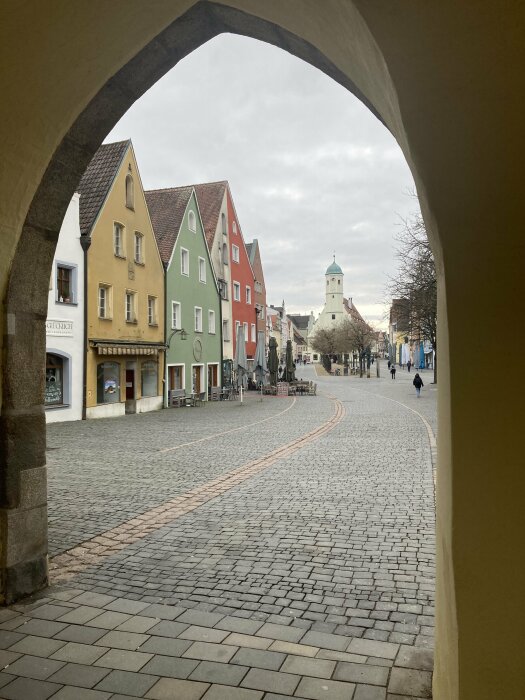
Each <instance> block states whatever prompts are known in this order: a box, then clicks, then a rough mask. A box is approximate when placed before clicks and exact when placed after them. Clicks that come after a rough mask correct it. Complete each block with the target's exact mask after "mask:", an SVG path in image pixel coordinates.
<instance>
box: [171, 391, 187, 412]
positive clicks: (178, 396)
mask: <svg viewBox="0 0 525 700" xmlns="http://www.w3.org/2000/svg"><path fill="white" fill-rule="evenodd" d="M185 404H186V392H185V391H184V389H171V391H168V406H169V407H170V408H173V407H175V406H176V407H177V408H180V407H181V406H184V405H185Z"/></svg>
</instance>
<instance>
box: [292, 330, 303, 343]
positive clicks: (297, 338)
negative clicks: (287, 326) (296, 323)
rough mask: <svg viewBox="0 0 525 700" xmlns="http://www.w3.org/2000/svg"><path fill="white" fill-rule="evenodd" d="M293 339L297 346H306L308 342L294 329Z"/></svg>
mask: <svg viewBox="0 0 525 700" xmlns="http://www.w3.org/2000/svg"><path fill="white" fill-rule="evenodd" d="M293 339H294V340H295V342H296V343H297V345H306V340H305V339H304V338H303V336H302V335H301V334H300V333H299V332H298V331H297V329H295V328H294V329H293Z"/></svg>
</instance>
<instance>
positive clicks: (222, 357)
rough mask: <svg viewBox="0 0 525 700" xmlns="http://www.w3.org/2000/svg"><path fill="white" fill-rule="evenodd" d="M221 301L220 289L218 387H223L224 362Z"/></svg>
mask: <svg viewBox="0 0 525 700" xmlns="http://www.w3.org/2000/svg"><path fill="white" fill-rule="evenodd" d="M219 289H220V288H219ZM219 289H218V290H217V291H219ZM222 302H223V299H222V294H221V293H220V291H219V328H220V337H221V364H220V365H219V372H220V374H219V377H217V379H219V378H220V387H221V389H222V387H223V381H224V378H223V376H222V367H223V364H222V363H223V362H224V345H223V343H224V340H223V337H222Z"/></svg>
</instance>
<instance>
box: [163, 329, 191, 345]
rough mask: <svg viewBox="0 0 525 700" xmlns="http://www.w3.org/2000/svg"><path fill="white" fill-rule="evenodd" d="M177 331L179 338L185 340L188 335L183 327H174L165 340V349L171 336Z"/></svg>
mask: <svg viewBox="0 0 525 700" xmlns="http://www.w3.org/2000/svg"><path fill="white" fill-rule="evenodd" d="M177 333H180V339H181V340H186V338H187V337H188V334H187V333H186V331H185V330H184V328H174V329H173V330H172V331H171V333H170V334H169V337H168V340H167V342H166V349H168V348H169V346H170V345H171V341H172V340H173V337H174V336H175V335H176V334H177Z"/></svg>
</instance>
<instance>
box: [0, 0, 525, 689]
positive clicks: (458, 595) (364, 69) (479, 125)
mask: <svg viewBox="0 0 525 700" xmlns="http://www.w3.org/2000/svg"><path fill="white" fill-rule="evenodd" d="M430 5H432V4H429V6H419V5H418V7H417V8H415V7H414V6H413V5H410V6H409V5H408V4H407V5H405V6H395V7H394V6H392V4H391V3H388V2H384V3H381V2H379V3H373V4H371V3H367V2H366V0H353V2H350V1H349V2H344V3H343V2H338V0H333V1H332V2H330V3H329V4H328V3H326V4H325V3H322V4H321V3H317V2H316V1H315V0H305V1H304V3H302V4H301V5H297V4H296V3H294V4H291V3H290V4H288V3H286V4H285V3H280V2H277V1H275V2H274V1H273V0H271V1H270V2H264V3H263V2H261V1H260V0H229V2H227V3H226V4H218V3H213V2H198V3H192V2H191V0H177V1H176V2H167V1H166V2H163V1H160V2H159V3H158V5H157V6H156V13H155V15H154V16H153V13H151V11H149V16H148V15H147V14H146V12H145V11H142V10H141V7H140V3H134V4H132V5H126V7H124V5H123V4H121V5H118V4H117V3H115V4H113V6H112V7H111V8H105V9H104V12H103V13H101V12H100V10H99V8H93V10H90V9H86V8H87V5H86V8H84V7H82V8H76V11H77V12H78V13H79V18H75V19H74V21H73V20H72V19H71V16H70V15H68V13H67V9H66V5H64V6H63V7H62V15H61V16H60V17H58V16H57V17H55V18H52V19H53V20H54V24H53V25H52V26H53V29H50V31H49V34H50V37H51V35H53V38H56V37H57V36H58V37H60V29H62V30H63V31H64V32H67V31H71V27H73V26H76V25H78V24H79V22H80V23H81V24H82V22H84V24H83V25H82V27H83V29H82V30H80V32H81V33H80V34H79V38H80V39H82V41H80V46H81V48H80V49H79V50H80V51H82V53H81V56H84V54H88V53H89V51H88V49H87V47H88V45H89V41H90V40H91V41H92V42H93V40H92V37H91V36H90V32H93V31H95V30H97V31H98V32H99V34H97V36H96V39H97V42H96V44H97V52H98V53H97V52H93V53H89V59H90V61H91V62H92V65H93V68H92V70H91V73H90V72H89V70H84V68H83V67H81V66H79V65H78V64H77V65H75V61H74V58H75V47H74V42H71V43H72V47H71V49H70V51H71V55H70V58H71V65H67V66H64V65H63V64H60V61H56V62H55V63H53V62H52V61H50V62H49V63H48V64H46V69H47V70H48V71H49V76H48V75H47V74H46V75H42V76H41V83H42V85H43V88H42V89H43V90H44V87H45V88H46V90H47V93H46V98H47V99H48V100H49V101H50V103H51V101H53V100H55V101H56V104H57V105H58V106H59V107H60V108H61V109H62V112H61V113H60V114H59V115H57V114H54V115H53V110H52V109H51V108H50V109H49V110H47V111H46V109H44V107H45V105H44V104H43V103H42V115H41V119H40V121H41V123H40V124H36V123H34V122H31V128H32V129H33V131H32V132H30V131H28V129H27V128H26V127H25V122H24V121H23V120H21V119H20V121H19V123H16V122H15V121H14V120H13V118H12V117H11V115H8V117H5V118H4V122H3V125H4V127H5V128H6V129H8V130H10V135H12V134H15V137H14V138H11V140H10V141H9V139H8V140H7V141H6V142H8V143H7V145H8V146H9V147H10V148H6V153H5V158H4V159H3V165H2V169H0V175H1V176H2V177H1V178H0V205H3V206H4V207H5V209H4V213H3V215H2V216H3V221H2V224H3V228H2V233H3V235H4V236H5V238H6V240H8V241H11V243H10V244H8V245H6V246H5V247H3V248H2V252H3V253H5V260H7V261H8V262H9V265H5V264H4V263H3V262H2V263H0V271H1V276H0V282H1V283H2V285H4V284H5V280H8V281H7V285H8V286H7V289H5V287H4V288H3V299H4V305H3V315H2V321H3V327H4V334H3V335H4V341H3V360H2V373H3V374H2V376H3V380H2V402H3V403H2V414H1V417H0V429H1V432H0V460H1V472H0V474H1V480H0V494H1V499H2V500H1V504H0V505H1V508H2V511H1V531H2V548H1V554H2V560H1V562H0V565H1V569H2V591H3V596H4V600H7V601H9V600H13V599H14V598H16V597H17V596H20V595H23V594H24V593H26V592H29V591H30V590H33V589H35V588H38V587H39V586H41V585H44V583H45V581H46V571H47V567H46V550H47V548H46V505H45V504H46V481H45V466H44V465H45V423H44V414H43V409H42V395H43V372H42V370H41V366H40V360H39V358H41V357H43V356H44V341H45V333H44V321H45V315H46V308H45V299H46V294H43V291H47V281H48V277H49V275H48V271H49V269H50V265H51V261H52V257H53V251H54V247H55V243H56V239H57V236H58V231H59V228H60V223H61V221H62V217H63V214H64V212H65V209H66V207H67V203H68V202H69V199H70V197H71V195H72V193H73V191H74V188H75V186H76V184H77V182H78V180H79V178H80V175H81V174H82V172H83V170H84V168H85V167H86V165H87V164H88V162H89V161H90V159H91V156H92V155H93V153H94V152H95V151H96V149H97V147H98V145H99V144H100V143H101V142H102V140H103V138H104V137H105V135H106V134H107V133H108V132H109V130H110V129H111V127H112V126H113V125H114V124H115V123H116V121H117V120H118V119H119V117H120V116H121V115H122V114H123V113H124V112H125V111H126V110H127V109H128V108H129V106H130V105H131V104H133V102H134V101H135V100H136V99H137V98H138V97H139V96H140V95H141V94H142V93H143V92H144V91H145V90H147V88H148V87H149V86H151V85H152V84H153V83H154V82H155V81H156V80H157V79H158V78H159V77H161V76H162V75H163V74H164V73H165V72H166V71H167V70H169V69H170V68H171V67H172V66H173V65H175V64H176V63H177V62H178V61H179V60H180V59H181V58H183V57H184V56H185V55H187V54H188V53H189V52H190V51H192V50H193V49H195V48H197V47H198V46H199V45H201V44H202V43H203V42H205V41H207V40H208V39H210V38H212V37H213V36H215V35H217V34H219V33H221V32H228V31H230V32H237V33H241V34H244V35H247V36H252V37H254V38H257V39H261V40H264V41H268V42H270V43H273V44H275V45H277V46H280V47H281V48H283V49H285V50H287V51H290V52H292V53H294V54H295V55H296V56H298V57H300V58H303V59H304V60H307V61H309V62H310V63H312V64H313V65H316V66H317V67H318V68H320V69H321V70H323V71H324V72H325V73H326V74H327V75H329V76H331V77H332V78H334V79H335V80H337V81H338V82H340V83H341V84H342V85H344V86H345V87H347V88H348V89H350V90H351V91H352V92H354V93H355V94H356V95H357V96H358V97H359V98H360V99H361V100H362V101H363V102H364V103H365V104H367V106H368V107H369V108H370V109H371V110H372V111H373V112H374V114H376V116H378V117H379V118H380V119H381V120H382V121H383V122H384V123H385V125H386V126H387V128H389V129H390V130H391V132H392V133H393V134H394V136H395V137H396V139H397V140H398V142H399V144H400V146H401V148H402V149H403V151H404V153H405V156H406V158H407V161H408V162H409V165H410V167H411V169H412V173H413V175H414V179H415V181H416V183H417V186H418V190H419V194H420V198H421V201H422V205H423V211H424V215H425V219H426V223H427V227H428V229H429V230H430V232H431V234H433V236H434V241H433V242H434V246H435V252H436V254H437V258H438V267H439V271H440V352H441V358H442V361H443V364H442V370H443V371H442V373H441V379H440V386H441V389H440V391H441V397H440V409H439V411H440V433H439V442H440V457H439V462H440V463H439V477H438V586H437V588H438V591H437V592H438V610H437V623H438V630H437V654H436V677H435V694H436V697H438V698H446V699H447V700H448V699H449V698H450V700H453V699H454V698H459V697H461V698H474V697H475V698H477V699H479V698H487V699H488V698H493V697H496V696H501V697H503V696H505V697H506V698H509V700H510V699H513V698H518V697H520V696H521V695H520V694H522V691H523V687H524V682H525V681H524V677H523V673H524V672H523V670H522V671H521V673H520V672H518V671H517V669H518V668H520V664H519V649H520V644H521V639H520V636H519V628H520V626H519V625H518V624H516V620H515V616H516V610H517V609H520V608H519V602H520V600H521V593H522V586H523V580H524V572H523V563H522V562H518V563H516V552H519V551H520V546H521V534H520V533H521V531H522V530H521V529H520V523H521V522H522V521H521V515H520V514H521V512H522V502H521V499H520V498H519V493H520V490H522V487H523V470H522V469H521V468H520V467H519V465H520V464H521V462H522V450H521V447H520V445H518V441H517V439H516V436H517V435H519V434H520V416H521V414H522V407H521V404H520V401H519V393H518V392H517V391H516V387H514V395H511V396H508V394H507V392H506V391H505V388H504V387H503V386H501V382H500V381H498V379H497V378H494V377H491V376H489V374H488V373H485V375H484V377H483V380H484V381H483V382H480V373H479V369H478V368H476V367H474V366H471V365H469V364H467V363H466V361H465V358H466V357H467V356H468V353H469V349H470V348H471V345H472V338H476V337H478V336H479V326H480V324H482V323H486V321H485V319H486V318H493V319H495V318H497V321H498V326H500V327H505V328H513V327H515V324H516V321H515V319H516V318H519V317H520V314H521V305H520V303H519V298H518V297H519V295H517V294H516V290H517V289H519V288H520V287H519V284H520V279H521V276H522V258H523V242H522V238H521V235H520V233H519V232H520V230H521V228H522V226H521V221H522V211H521V204H520V189H521V188H520V186H519V183H520V181H521V176H520V175H519V173H521V165H522V160H523V154H522V149H523V139H522V132H521V129H522V123H523V111H524V110H523V99H522V91H521V90H520V84H519V78H518V74H519V70H518V66H520V65H522V64H523V62H524V61H525V57H524V55H523V46H524V42H523V41H522V36H521V33H520V27H522V26H523V21H524V14H525V13H524V9H523V6H522V5H520V6H518V5H519V4H518V5H515V6H513V7H512V8H510V7H509V8H506V9H505V10H504V11H501V9H500V8H498V7H495V6H494V3H490V2H488V1H487V2H483V3H481V5H480V6H479V7H477V8H476V11H475V12H474V11H473V10H472V9H471V8H469V7H468V6H467V4H465V5H463V6H458V5H457V4H456V3H453V4H451V5H450V7H449V6H448V5H447V6H443V5H440V6H439V7H438V6H434V7H431V6H430ZM188 8H190V9H188ZM24 11H26V12H28V13H29V14H28V15H27V16H24V18H23V19H24V21H21V22H20V26H24V27H26V28H28V29H27V31H28V33H30V29H29V28H30V24H29V21H31V22H32V23H34V24H35V26H36V27H37V28H38V25H39V24H43V23H45V21H46V20H47V21H48V22H49V18H48V17H46V16H45V10H43V9H41V8H39V7H38V4H37V3H35V4H34V5H33V6H31V3H26V4H24V8H22V9H21V10H20V12H21V13H23V12H24ZM97 11H98V14H99V17H97V16H96V14H97ZM185 11H186V12H185ZM90 12H92V13H93V14H90ZM123 12H124V13H125V12H128V16H126V17H123V16H122V13H123ZM119 13H120V15H119ZM101 14H104V17H103V19H104V20H105V24H104V23H103V22H101V21H100V15H101ZM38 20H40V22H39V21H38ZM68 20H69V24H68ZM131 20H134V22H132V21H131ZM75 22H76V25H75ZM50 26H51V25H50ZM55 26H56V31H55V29H54V28H55ZM106 30H107V31H106ZM111 30H113V32H114V33H113V34H112V32H111ZM18 31H19V32H20V30H19V28H18ZM82 31H83V32H84V33H83V34H82ZM119 32H121V34H119ZM14 36H16V32H15V35H14ZM64 36H65V34H64ZM117 36H118V39H117ZM18 37H19V41H22V40H23V39H22V36H21V35H20V33H19V34H18ZM35 37H36V35H32V38H33V40H34V41H36V38H35ZM503 37H504V40H503V39H502V38H503ZM24 38H26V37H24ZM10 40H11V37H9V41H6V42H2V46H3V47H5V46H7V47H8V49H9V46H10ZM62 43H63V44H67V43H68V42H67V41H64V42H62ZM49 44H51V41H50V42H49ZM58 44H60V42H57V45H58ZM15 46H16V43H15ZM48 49H49V52H50V53H52V49H51V48H49V47H48ZM15 53H17V52H16V50H13V54H15ZM35 55H38V54H37V53H35ZM57 55H58V54H57ZM96 55H98V56H100V64H97V65H95V63H96V58H95V56H96ZM59 58H60V56H59ZM20 60H21V61H22V62H23V60H25V57H23V58H21V59H20ZM32 60H33V61H35V64H36V60H35V59H32ZM86 60H87V59H86ZM27 61H30V59H29V58H27ZM88 64H89V61H88ZM31 65H32V64H31V63H30V62H29V63H28V65H25V64H24V66H25V69H26V70H27V71H28V74H29V72H30V68H29V67H28V66H31ZM101 65H102V67H101ZM75 70H76V71H77V73H78V75H79V76H80V77H79V80H81V81H82V84H81V85H79V86H75V87H76V89H74V90H73V89H71V86H70V85H69V84H68V88H69V90H70V94H69V95H65V94H62V93H61V92H60V90H59V88H56V89H55V90H54V89H53V81H55V83H56V84H57V85H58V83H59V81H60V78H61V76H63V75H68V74H71V73H73V72H74V71H75ZM68 71H69V73H68ZM22 76H23V71H22V73H21V74H20V75H15V78H16V77H18V79H19V80H20V88H19V92H18V93H17V92H16V89H14V88H13V84H14V83H15V82H16V81H15V80H13V79H11V80H8V81H6V83H5V91H4V93H3V94H11V100H12V101H11V103H10V105H11V110H12V112H13V114H15V115H17V114H18V113H19V111H20V114H22V115H23V114H24V112H23V109H26V113H27V115H29V114H30V111H31V109H33V113H34V105H32V104H30V101H29V100H27V99H26V98H27V94H26V93H25V92H24V90H26V91H28V90H31V89H33V90H35V84H34V82H33V83H31V81H30V82H29V84H28V85H27V86H26V85H25V84H24V83H23V80H22V79H21V78H22ZM48 78H49V82H48ZM491 78H492V79H491ZM83 79H84V80H83ZM10 90H11V92H9V91H10ZM17 94H18V103H17V102H16V97H17ZM6 103H7V104H9V100H7V101H6ZM26 103H27V104H26ZM53 118H54V119H55V121H53ZM27 120H28V122H29V121H30V119H29V116H28V117H27ZM42 129H43V131H42ZM18 133H19V134H20V136H19V137H16V135H17V134H18ZM30 136H32V137H33V139H34V142H30V143H29V141H28V139H29V137H30ZM43 136H44V137H45V138H44V137H43ZM39 149H40V151H41V153H39V154H38V156H37V155H35V154H36V153H37V151H38V150H39ZM17 158H18V160H17ZM17 163H20V164H25V163H27V164H32V166H33V172H31V173H29V171H28V168H25V169H24V168H22V167H21V168H20V173H19V178H18V180H17V179H16V178H15V177H13V171H14V170H16V165H17ZM10 175H11V177H9V176H10ZM24 178H27V180H24ZM20 179H22V180H23V182H24V184H23V186H21V185H20ZM12 202H15V205H12V204H10V203H12ZM6 212H7V213H6ZM22 223H23V225H22ZM494 231H498V232H499V243H498V244H497V246H496V247H495V246H494V244H493V237H494ZM438 236H439V240H438ZM441 248H442V249H441ZM34 260H38V265H37V266H36V267H34V268H33V267H32V266H31V265H30V264H29V265H28V261H34ZM8 269H9V274H7V270H8ZM445 270H446V275H445ZM4 289H5V291H4ZM465 309H466V310H467V314H465ZM495 336H496V337H495ZM497 336H498V334H497V333H493V332H487V338H486V340H485V342H484V347H485V356H486V357H489V358H497V357H500V356H501V353H502V348H501V343H500V341H499V338H498V337H497ZM522 336H523V329H522V328H521V327H520V328H519V329H518V331H517V333H516V336H515V337H514V341H515V344H516V345H517V347H520V346H521V340H520V338H521V339H522V340H523V338H522ZM459 358H461V359H459ZM495 465H497V469H496V468H495ZM502 580H504V581H506V583H505V592H504V595H503V596H499V597H498V596H497V595H496V593H495V591H498V589H499V587H500V585H501V581H502ZM495 599H496V600H495ZM480 622H481V623H482V626H483V633H480Z"/></svg>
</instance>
